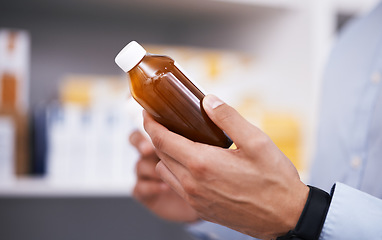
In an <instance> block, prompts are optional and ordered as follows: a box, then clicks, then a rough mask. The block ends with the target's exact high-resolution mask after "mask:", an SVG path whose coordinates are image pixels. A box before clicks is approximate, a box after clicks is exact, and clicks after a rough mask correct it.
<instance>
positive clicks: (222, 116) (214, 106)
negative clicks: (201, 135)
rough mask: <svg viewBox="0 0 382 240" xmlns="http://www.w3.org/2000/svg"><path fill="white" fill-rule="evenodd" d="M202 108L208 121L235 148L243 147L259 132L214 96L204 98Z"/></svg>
mask: <svg viewBox="0 0 382 240" xmlns="http://www.w3.org/2000/svg"><path fill="white" fill-rule="evenodd" d="M203 108H204V110H205V111H206V113H207V115H208V116H209V117H210V119H211V120H212V121H213V122H214V123H215V124H216V125H217V126H218V127H219V128H220V129H221V130H223V131H224V132H225V133H226V134H227V135H228V136H229V137H230V138H231V139H232V141H233V142H234V143H235V144H236V146H237V147H240V146H244V145H245V144H246V143H247V142H248V140H249V139H250V138H253V137H255V136H256V135H257V134H258V133H259V132H261V131H260V130H259V129H258V128H257V127H255V126H253V125H252V124H250V123H249V122H248V121H247V120H245V118H243V117H242V116H241V115H240V114H239V113H238V112H237V111H236V110H235V109H234V108H232V107H231V106H229V105H228V104H226V103H224V102H223V101H222V100H220V99H219V98H218V97H216V96H214V95H211V94H210V95H207V96H205V97H204V99H203Z"/></svg>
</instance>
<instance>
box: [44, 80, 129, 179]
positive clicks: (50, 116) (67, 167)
mask: <svg viewBox="0 0 382 240" xmlns="http://www.w3.org/2000/svg"><path fill="white" fill-rule="evenodd" d="M127 92H128V86H127V83H126V82H125V81H122V80H121V78H120V77H113V76H68V77H66V78H65V79H64V80H63V81H62V84H61V86H60V89H59V102H57V103H52V104H50V105H49V107H48V108H47V110H46V126H47V128H46V133H47V135H46V136H47V155H46V160H47V166H46V167H47V168H46V170H47V177H48V178H49V180H50V181H51V182H52V183H54V184H64V185H65V184H84V185H92V184H102V183H105V184H108V183H113V184H129V183H131V181H133V180H134V178H133V172H132V170H133V166H134V164H135V162H134V161H132V160H131V159H135V158H136V156H135V155H134V154H135V152H134V151H133V150H132V149H131V148H129V144H128V135H129V132H130V131H131V130H132V127H133V124H132V123H131V122H130V121H131V120H130V118H129V116H128V109H127V103H126V102H127V101H126V98H127V96H128V94H127ZM131 184H132V183H131Z"/></svg>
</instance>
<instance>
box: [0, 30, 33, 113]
mask: <svg viewBox="0 0 382 240" xmlns="http://www.w3.org/2000/svg"><path fill="white" fill-rule="evenodd" d="M29 49H30V40H29V34H28V33H27V32H26V31H21V30H11V29H0V53H1V54H0V78H1V81H0V93H1V94H0V95H1V98H0V108H2V109H3V108H10V109H17V110H18V111H21V112H26V111H27V110H28V98H29V64H30V63H29V62H30V60H29Z"/></svg>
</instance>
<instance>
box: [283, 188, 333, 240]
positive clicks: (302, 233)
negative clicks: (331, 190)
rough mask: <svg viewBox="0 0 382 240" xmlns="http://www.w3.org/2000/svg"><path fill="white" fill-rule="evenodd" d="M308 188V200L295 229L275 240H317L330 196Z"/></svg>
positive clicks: (321, 191) (317, 189) (319, 190)
mask: <svg viewBox="0 0 382 240" xmlns="http://www.w3.org/2000/svg"><path fill="white" fill-rule="evenodd" d="M308 187H309V188H310V190H309V195H308V199H307V200H306V203H305V206H304V209H303V210H302V213H301V216H300V218H299V220H298V222H297V225H296V228H295V229H293V230H291V231H289V232H288V233H287V234H286V235H284V236H281V237H278V238H277V240H318V238H319V237H320V234H321V230H322V227H323V226H324V222H325V218H326V215H327V213H328V210H329V206H330V202H331V196H330V195H329V194H328V193H327V192H325V191H323V190H321V189H319V188H316V187H312V186H308Z"/></svg>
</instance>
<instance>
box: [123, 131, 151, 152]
mask: <svg viewBox="0 0 382 240" xmlns="http://www.w3.org/2000/svg"><path fill="white" fill-rule="evenodd" d="M129 140H130V143H131V144H132V145H133V146H134V147H135V148H136V149H137V150H138V151H139V153H140V154H141V155H142V156H144V157H147V156H152V155H155V151H154V147H153V145H152V144H151V142H150V141H149V140H148V139H147V138H146V137H145V136H144V135H143V134H142V133H141V132H140V131H138V130H137V131H134V132H133V133H131V134H130V137H129Z"/></svg>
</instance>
